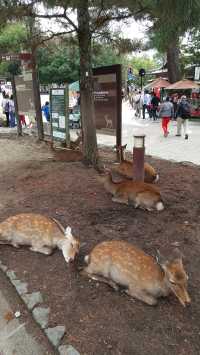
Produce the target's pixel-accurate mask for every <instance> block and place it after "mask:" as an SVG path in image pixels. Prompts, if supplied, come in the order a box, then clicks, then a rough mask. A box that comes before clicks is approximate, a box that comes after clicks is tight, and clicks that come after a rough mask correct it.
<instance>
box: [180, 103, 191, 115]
mask: <svg viewBox="0 0 200 355" xmlns="http://www.w3.org/2000/svg"><path fill="white" fill-rule="evenodd" d="M181 113H182V114H181V116H182V117H183V118H187V117H190V116H191V114H190V105H189V103H188V102H182V103H181Z"/></svg>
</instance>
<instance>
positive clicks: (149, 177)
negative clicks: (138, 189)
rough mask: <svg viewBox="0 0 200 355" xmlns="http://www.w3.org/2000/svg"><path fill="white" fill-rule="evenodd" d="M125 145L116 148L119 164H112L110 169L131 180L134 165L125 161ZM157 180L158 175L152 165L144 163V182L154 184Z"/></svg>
mask: <svg viewBox="0 0 200 355" xmlns="http://www.w3.org/2000/svg"><path fill="white" fill-rule="evenodd" d="M126 146H127V144H125V145H120V146H118V147H116V150H117V152H118V155H119V158H120V163H117V164H113V165H112V167H111V169H112V170H113V171H114V172H115V173H117V174H119V176H121V177H122V178H125V179H129V180H132V179H133V177H134V164H133V161H130V160H127V159H125V152H124V151H125V149H126ZM158 180H159V175H158V174H157V172H156V170H155V169H154V167H153V166H152V165H150V164H149V163H146V162H145V163H144V182H148V183H154V182H157V181H158Z"/></svg>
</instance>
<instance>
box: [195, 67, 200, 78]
mask: <svg viewBox="0 0 200 355" xmlns="http://www.w3.org/2000/svg"><path fill="white" fill-rule="evenodd" d="M199 79H200V67H195V73H194V80H196V81H199Z"/></svg>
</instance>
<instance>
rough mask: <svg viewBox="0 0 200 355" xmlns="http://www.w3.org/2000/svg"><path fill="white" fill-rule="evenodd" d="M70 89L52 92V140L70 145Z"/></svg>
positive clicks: (56, 89)
mask: <svg viewBox="0 0 200 355" xmlns="http://www.w3.org/2000/svg"><path fill="white" fill-rule="evenodd" d="M68 101H69V100H68V88H55V89H51V92H50V114H51V127H52V139H53V140H60V141H65V142H66V143H67V144H68V143H69V114H68V106H69V104H68Z"/></svg>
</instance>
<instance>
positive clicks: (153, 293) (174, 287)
mask: <svg viewBox="0 0 200 355" xmlns="http://www.w3.org/2000/svg"><path fill="white" fill-rule="evenodd" d="M85 261H86V262H87V263H88V266H87V267H85V268H84V270H83V271H82V273H83V274H87V276H89V277H90V278H92V279H95V280H98V281H103V282H105V283H108V284H109V285H110V286H112V287H114V288H115V289H116V290H118V285H121V286H123V287H124V288H125V292H126V293H127V294H128V295H130V296H131V297H134V298H137V299H139V300H141V301H143V302H145V303H147V304H148V305H152V306H153V305H156V304H157V301H158V298H159V297H167V296H168V295H169V294H170V293H174V294H175V296H176V297H177V298H178V300H179V301H180V303H181V304H182V305H183V306H185V305H186V304H189V303H190V297H189V295H188V292H187V280H188V276H187V274H186V272H185V270H184V267H183V263H182V258H181V256H180V254H177V252H176V255H175V256H174V257H173V258H172V260H171V261H167V260H161V261H160V263H158V262H157V261H156V260H155V259H154V258H153V257H151V256H150V255H147V254H145V253H144V252H143V251H142V250H140V249H138V248H136V247H135V246H133V245H131V244H129V243H127V242H124V241H106V242H102V243H100V244H98V245H97V246H96V247H94V249H93V250H92V252H91V253H90V254H89V256H86V257H85Z"/></svg>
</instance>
